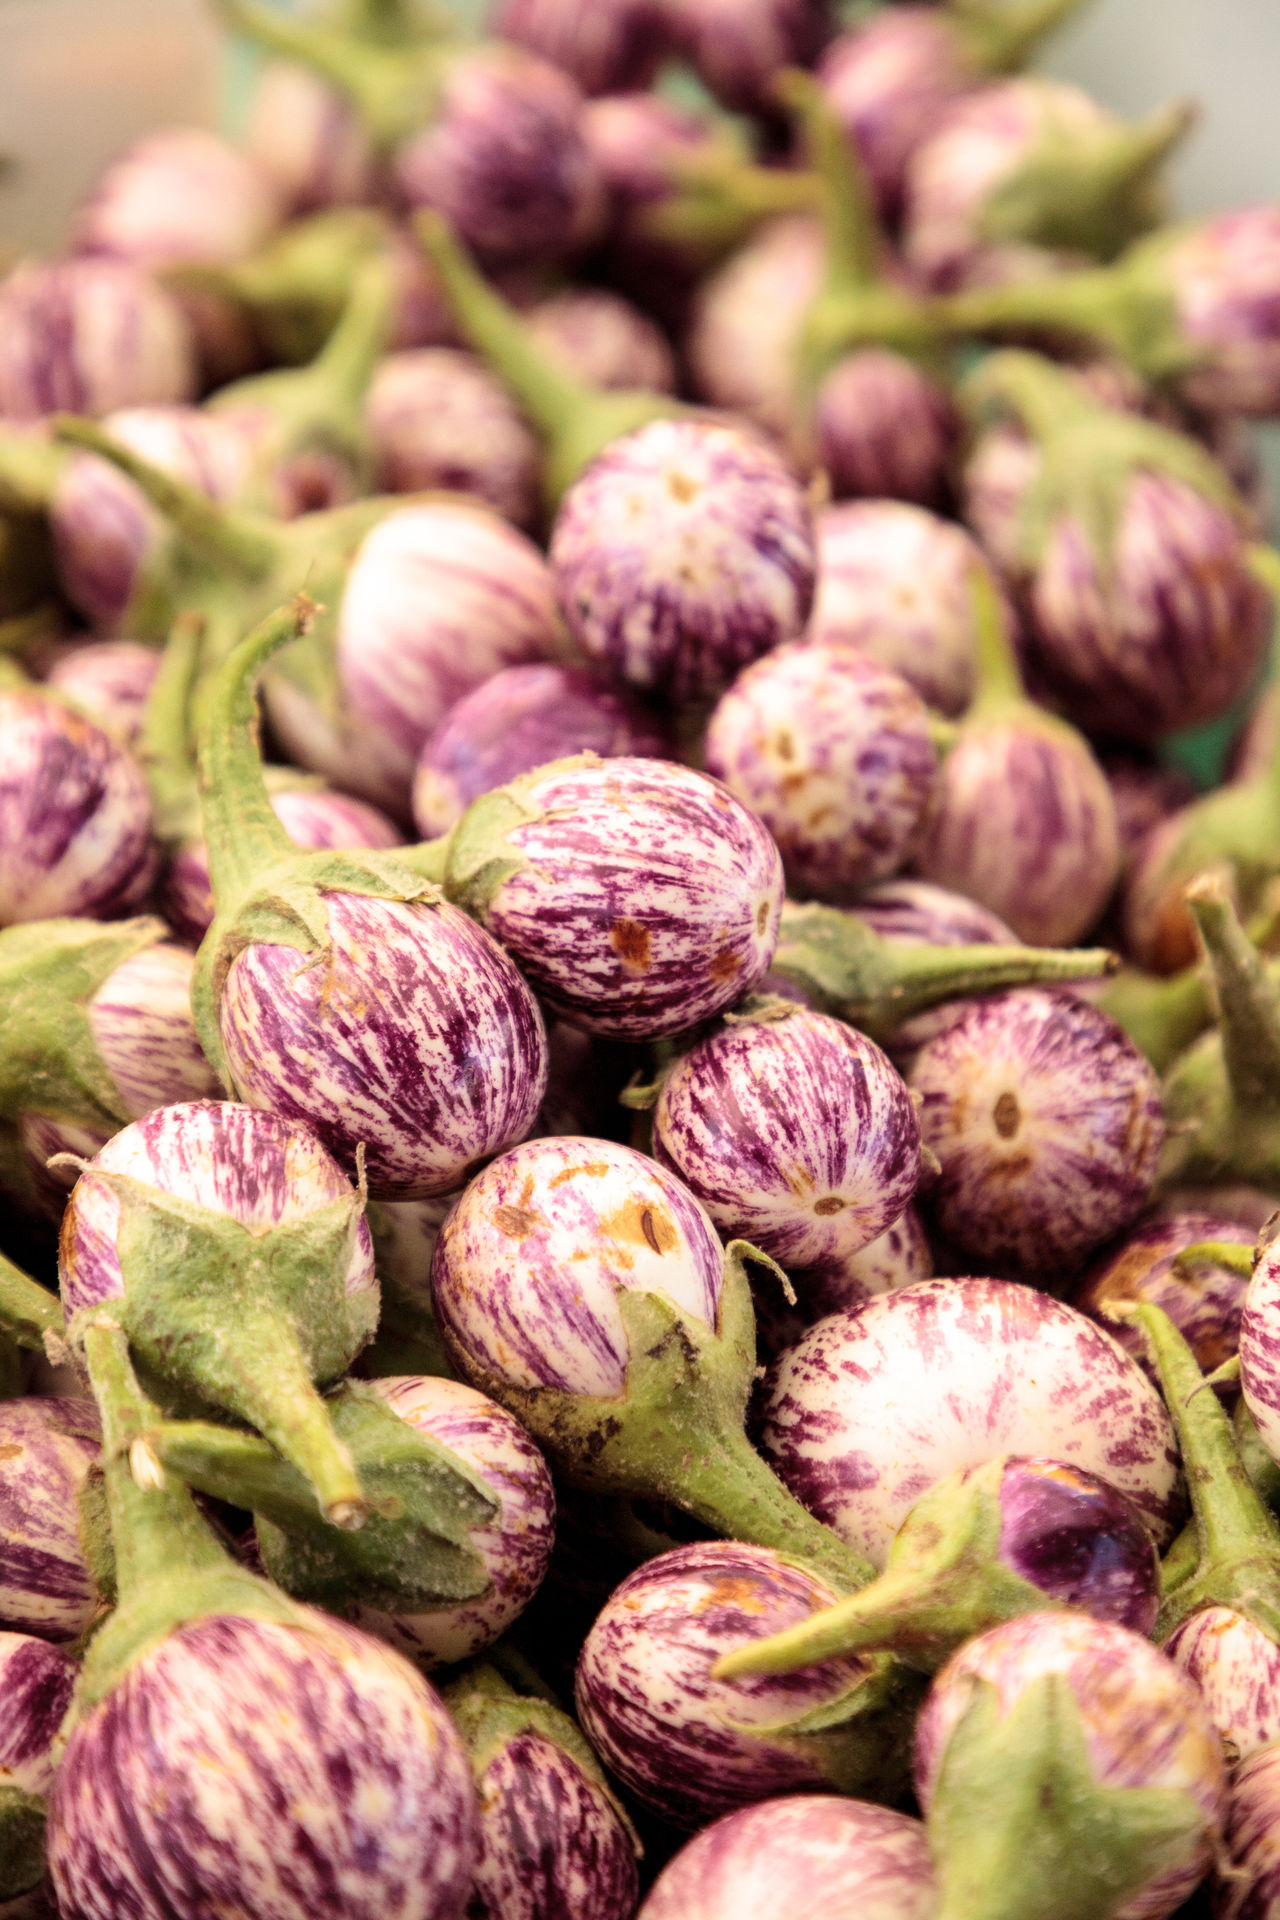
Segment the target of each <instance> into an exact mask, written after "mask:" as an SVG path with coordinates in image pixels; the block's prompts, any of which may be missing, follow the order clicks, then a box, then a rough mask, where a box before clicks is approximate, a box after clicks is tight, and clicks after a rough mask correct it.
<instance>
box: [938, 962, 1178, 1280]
mask: <svg viewBox="0 0 1280 1920" xmlns="http://www.w3.org/2000/svg"><path fill="white" fill-rule="evenodd" d="M908 1083H909V1085H910V1087H911V1089H912V1091H913V1093H915V1094H916V1095H917V1096H918V1097H919V1099H920V1100H921V1102H922V1104H921V1108H920V1134H921V1139H922V1140H923V1142H924V1144H925V1146H927V1147H928V1148H929V1149H930V1150H931V1151H932V1152H933V1153H934V1154H935V1155H936V1156H937V1159H938V1161H939V1163H940V1167H941V1171H940V1173H939V1175H938V1177H937V1179H936V1181H935V1182H934V1183H933V1185H932V1187H931V1188H930V1191H929V1202H930V1206H931V1209H932V1214H933V1217H934V1218H936V1219H937V1221H938V1223H939V1225H940V1226H941V1228H942V1231H943V1232H944V1233H945V1234H946V1236H947V1238H948V1239H949V1240H951V1241H953V1242H954V1244H955V1245H956V1246H957V1247H958V1248H959V1249H961V1250H962V1251H963V1252H964V1253H965V1254H966V1255H968V1256H969V1258H971V1259H973V1260H976V1261H977V1262H979V1264H980V1266H982V1267H984V1268H986V1269H995V1270H997V1271H1001V1272H1007V1273H1011V1274H1013V1275H1015V1276H1023V1277H1025V1278H1027V1279H1030V1280H1035V1279H1036V1278H1037V1277H1038V1276H1041V1275H1043V1276H1046V1277H1050V1278H1051V1277H1052V1276H1054V1275H1056V1274H1062V1273H1064V1272H1066V1273H1069V1272H1071V1271H1072V1270H1073V1269H1076V1268H1079V1266H1080V1265H1081V1264H1082V1263H1083V1262H1084V1260H1085V1259H1086V1258H1087V1257H1088V1256H1089V1255H1090V1254H1091V1253H1093V1252H1094V1251H1095V1250H1096V1249H1097V1248H1098V1247H1100V1246H1101V1245H1102V1243H1103V1242H1104V1241H1105V1240H1108V1239H1110V1237H1111V1236H1112V1234H1114V1233H1117V1232H1119V1231H1120V1230H1121V1229H1122V1228H1124V1227H1126V1226H1128V1225H1129V1223H1130V1222H1131V1221H1132V1220H1134V1219H1135V1218H1136V1217H1137V1215H1138V1214H1139V1213H1140V1212H1141V1211H1142V1208H1143V1206H1144V1204H1145V1203H1146V1201H1147V1199H1148V1197H1149V1196H1150V1193H1151V1191H1152V1188H1153V1186H1154V1184H1155V1179H1156V1173H1157V1169H1158V1167H1159V1163H1160V1152H1161V1147H1162V1145H1163V1142H1164V1137H1165V1125H1164V1115H1163V1109H1162V1103H1161V1097H1160V1083H1159V1081H1158V1079H1157V1078H1156V1074H1155V1070H1154V1069H1153V1067H1152V1066H1151V1063H1150V1062H1149V1061H1148V1060H1147V1059H1146V1057H1145V1056H1144V1055H1143V1054H1141V1053H1139V1051H1138V1049H1137V1048H1136V1047H1135V1046H1134V1044H1133V1042H1132V1041H1131V1040H1130V1039H1129V1037H1128V1035H1127V1034H1125V1033H1124V1031H1123V1030H1122V1029H1121V1028H1120V1027H1119V1026H1117V1024H1116V1022H1115V1021H1114V1020H1112V1019H1111V1018H1110V1017H1109V1016H1108V1015H1107V1014H1105V1013H1102V1012H1101V1011H1100V1010H1099V1009H1098V1008H1097V1007H1094V1006H1091V1005H1090V1004H1089V1003H1088V1002H1087V1001H1085V1000H1079V999H1075V998H1074V997H1071V996H1069V995H1066V994H1061V993H1054V992H1051V991H1049V990H1046V989H1043V988H1035V987H1024V988H1020V989H1018V990H1016V991H1014V992H1012V993H1005V994H1000V995H993V996H991V997H990V998H988V999H984V1000H974V1001H970V1002H969V1004H968V1005H967V1006H966V1007H965V1008H963V1009H962V1010H958V1011H957V1013H956V1017H955V1018H954V1020H951V1021H950V1022H949V1023H948V1025H947V1026H946V1027H945V1028H944V1029H943V1031H942V1032H941V1033H939V1034H937V1035H936V1036H935V1037H934V1038H933V1039H932V1040H930V1041H928V1042H927V1043H926V1044H925V1045H924V1046H923V1047H922V1048H921V1050H920V1052H919V1053H918V1054H917V1055H916V1057H915V1060H914V1062H913V1063H912V1066H911V1069H910V1072H909V1074H908Z"/></svg>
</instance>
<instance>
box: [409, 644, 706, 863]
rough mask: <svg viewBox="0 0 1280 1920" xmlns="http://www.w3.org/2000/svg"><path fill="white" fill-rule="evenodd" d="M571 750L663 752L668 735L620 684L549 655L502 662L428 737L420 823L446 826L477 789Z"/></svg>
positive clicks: (416, 792) (609, 754) (417, 794)
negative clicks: (516, 663)
mask: <svg viewBox="0 0 1280 1920" xmlns="http://www.w3.org/2000/svg"><path fill="white" fill-rule="evenodd" d="M577 753H597V754H599V755H600V757H601V759H604V760H610V759H617V758H627V759H636V758H640V759H647V758H650V757H652V758H654V759H669V758H670V757H671V741H670V738H669V734H668V730H667V728H666V727H665V726H664V724H663V721H662V719H661V718H660V717H659V716H658V715H657V714H654V713H651V712H650V711H649V709H648V708H647V707H646V706H644V704H643V703H642V702H641V701H640V700H639V699H638V698H637V697H636V695H635V694H633V693H631V692H629V691H628V690H627V689H626V688H622V687H618V686H616V685H612V684H611V683H610V682H609V681H607V680H604V679H601V678H600V677H598V676H597V675H594V674H589V673H584V672H583V671H582V670H581V668H578V667H562V666H557V665H556V664H555V663H554V662H553V661H549V660H548V661H544V662H541V663H540V664H537V665H529V666H524V667H507V668H505V669H504V670H503V671H501V672H499V673H495V674H493V675H491V677H490V678H489V679H488V680H485V681H483V682H482V683H481V684H480V685H479V686H478V687H476V688H475V690H474V691H473V692H471V693H469V694H465V695H464V696H463V698H462V699H461V700H459V701H457V702H456V703H455V704H454V705H453V706H451V707H450V708H449V711H448V713H447V714H446V715H445V717H444V719H443V720H442V721H441V722H440V724H439V726H438V727H436V728H435V730H434V732H432V733H431V734H429V735H428V737H427V742H426V745H425V746H424V747H423V749H422V752H421V754H420V756H419V759H418V766H417V771H416V772H415V774H414V780H413V817H414V821H415V823H416V825H417V827H418V831H419V832H420V833H421V834H423V835H424V837H426V838H430V837H431V836H433V835H436V834H443V833H448V831H449V829H450V828H451V827H453V826H455V825H456V824H457V822H458V821H459V820H460V819H461V818H462V816H463V814H464V813H465V812H466V810H467V808H468V807H469V806H470V805H471V802H472V801H473V800H478V799H479V798H480V795H481V794H483V793H490V792H492V791H493V789H494V788H495V787H501V786H505V785H506V783H507V782H508V781H509V780H514V779H516V778H518V776H519V775H520V774H523V773H532V772H533V770H534V768H535V767H545V766H546V765H547V764H548V763H549V762H550V761H553V760H563V759H565V758H566V757H568V756H571V755H573V754H577Z"/></svg>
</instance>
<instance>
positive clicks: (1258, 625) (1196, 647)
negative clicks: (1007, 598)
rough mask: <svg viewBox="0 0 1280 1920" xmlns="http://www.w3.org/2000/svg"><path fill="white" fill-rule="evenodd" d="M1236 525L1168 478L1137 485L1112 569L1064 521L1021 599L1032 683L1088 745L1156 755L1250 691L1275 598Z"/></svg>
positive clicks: (1078, 529) (1150, 476)
mask: <svg viewBox="0 0 1280 1920" xmlns="http://www.w3.org/2000/svg"><path fill="white" fill-rule="evenodd" d="M1246 551H1247V549H1246V544H1245V541H1244V538H1243V536H1242V534H1241V532H1240V530H1239V528H1238V527H1237V525H1236V523H1235V521H1234V520H1233V519H1232V517H1231V516H1230V515H1229V514H1227V513H1225V512H1224V511H1223V509H1222V508H1221V507H1219V506H1217V505H1215V504H1214V502H1213V501H1211V500H1207V499H1206V498H1205V497H1204V496H1203V495H1202V494H1199V493H1197V492H1195V491H1194V490H1193V489H1192V488H1191V487H1188V486H1185V485H1184V484H1183V483H1182V482H1181V481H1179V480H1175V479H1173V478H1172V477H1171V476H1170V475H1168V474H1160V473H1136V474H1134V475H1133V477H1132V478H1131V480H1130V482H1129V487H1128V492H1127V494H1126V497H1125V501H1124V505H1123V508H1122V510H1121V512H1120V516H1119V524H1118V526H1117V528H1116V533H1115V539H1114V543H1113V548H1112V551H1111V553H1110V555H1109V556H1108V558H1107V560H1106V562H1105V563H1104V562H1103V560H1101V559H1100V558H1099V556H1098V554H1097V552H1096V551H1095V548H1094V545H1093V543H1092V542H1091V540H1090V538H1089V536H1088V534H1087V532H1086V529H1085V528H1084V526H1083V525H1082V524H1081V522H1080V521H1079V520H1078V519H1076V518H1074V517H1073V516H1071V515H1070V514H1061V515H1059V516H1058V518H1057V519H1056V521H1055V523H1054V525H1053V527H1052V529H1051V531H1050V534H1049V537H1048V543H1047V545H1046V547H1045V550H1044V553H1043V554H1042V556H1041V558H1040V562H1039V565H1038V566H1037V568H1036V570H1035V573H1034V575H1033V577H1032V579H1031V582H1030V586H1029V589H1028V592H1027V606H1028V610H1029V615H1030V618H1029V622H1028V641H1029V648H1028V661H1029V670H1030V672H1031V675H1032V677H1033V679H1035V681H1036V683H1037V685H1039V686H1043V687H1044V688H1045V689H1046V691H1047V693H1048V694H1049V696H1050V697H1051V699H1052V701H1053V704H1054V705H1055V706H1057V707H1060V708H1061V709H1062V711H1063V712H1065V713H1066V714H1067V715H1068V716H1069V717H1070V718H1071V719H1072V720H1073V721H1074V722H1075V723H1076V725H1077V726H1080V727H1084V728H1085V729H1086V730H1087V731H1089V732H1090V733H1102V734H1106V735H1108V736H1112V737H1115V738H1119V739H1125V740H1133V741H1136V742H1137V743H1138V744H1140V745H1151V744H1153V743H1154V742H1156V741H1158V740H1160V739H1161V738H1162V737H1163V736H1164V735H1165V734H1167V733H1175V732H1177V731H1179V730H1180V729H1181V728H1183V727H1194V726H1197V725H1199V723H1200V722H1201V721H1202V720H1211V719H1214V718H1216V716H1217V715H1218V714H1220V713H1221V712H1223V710H1224V709H1225V708H1226V707H1229V706H1230V705H1231V703H1232V701H1233V700H1235V699H1237V698H1238V697H1239V696H1240V695H1241V694H1242V693H1244V692H1245V691H1246V690H1247V689H1248V687H1249V685H1250V683H1251V682H1252V680H1253V678H1254V675H1255V673H1256V672H1257V669H1258V666H1259V663H1260V662H1261V659H1262V656H1263V652H1264V650H1265V648H1266V644H1267V640H1268V638H1269V636H1270V633H1271V615H1272V605H1271V598H1270V595H1269V594H1268V592H1267V590H1266V588H1265V587H1264V586H1263V585H1262V582H1261V581H1260V580H1258V579H1255V577H1254V575H1253V574H1252V573H1251V572H1250V571H1249V568H1248V565H1247V561H1246Z"/></svg>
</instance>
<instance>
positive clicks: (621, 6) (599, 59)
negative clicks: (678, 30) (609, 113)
mask: <svg viewBox="0 0 1280 1920" xmlns="http://www.w3.org/2000/svg"><path fill="white" fill-rule="evenodd" d="M490 28H491V31H492V32H494V33H496V34H499V35H500V36H501V37H502V39H504V40H512V41H514V42H515V44H516V45H517V46H519V47H524V48H525V50H526V51H527V52H528V53H536V54H538V55H539V56H540V57H541V58H542V59H543V60H550V61H551V62H553V64H554V65H555V66H557V67H563V68H564V70H565V72H566V73H570V74H572V75H573V78H574V79H575V80H576V81H577V83H578V85H579V86H580V87H581V88H582V91H583V92H584V93H623V92H628V91H630V90H631V89H632V88H636V89H640V88H643V87H647V86H648V85H649V82H650V81H651V80H652V79H653V77H654V75H655V74H656V72H657V70H658V68H659V66H660V65H661V64H662V61H663V59H664V58H665V56H666V53H667V43H668V38H669V23H668V20H667V13H666V9H665V8H664V7H663V6H662V4H661V0H503V4H502V5H501V6H500V7H498V8H497V9H496V10H495V13H494V16H493V19H492V20H491V22H490Z"/></svg>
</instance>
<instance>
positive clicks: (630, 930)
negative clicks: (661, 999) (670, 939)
mask: <svg viewBox="0 0 1280 1920" xmlns="http://www.w3.org/2000/svg"><path fill="white" fill-rule="evenodd" d="M609 945H610V946H611V947H612V948H613V950H614V952H615V953H616V954H617V956H618V958H619V959H620V960H621V962H622V964H623V966H624V967H630V968H631V970H632V972H633V973H648V971H649V968H650V966H651V964H652V959H653V954H652V947H653V942H652V941H651V940H650V938H649V930H648V928H647V927H642V926H641V925H640V922H639V921H638V920H618V921H615V923H614V925H613V926H612V927H611V928H610V931H609Z"/></svg>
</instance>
